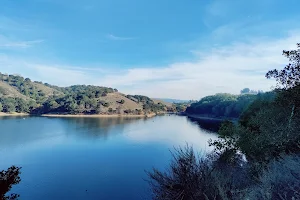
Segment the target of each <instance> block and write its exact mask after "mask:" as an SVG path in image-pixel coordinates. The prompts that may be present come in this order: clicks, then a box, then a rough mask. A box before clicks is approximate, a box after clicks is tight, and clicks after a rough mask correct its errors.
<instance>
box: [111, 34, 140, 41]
mask: <svg viewBox="0 0 300 200" xmlns="http://www.w3.org/2000/svg"><path fill="white" fill-rule="evenodd" d="M106 37H107V38H108V39H110V40H134V39H136V38H134V37H119V36H115V35H113V34H108V35H107V36H106Z"/></svg>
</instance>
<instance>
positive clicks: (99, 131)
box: [61, 117, 142, 140]
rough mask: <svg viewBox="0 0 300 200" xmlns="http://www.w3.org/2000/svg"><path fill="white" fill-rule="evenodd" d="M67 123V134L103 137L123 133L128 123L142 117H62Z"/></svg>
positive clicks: (106, 137)
mask: <svg viewBox="0 0 300 200" xmlns="http://www.w3.org/2000/svg"><path fill="white" fill-rule="evenodd" d="M61 120H62V121H63V122H65V123H66V124H67V127H68V128H67V129H68V131H66V134H67V135H74V134H76V136H78V137H84V138H101V139H104V140H106V139H108V138H109V137H111V136H113V135H116V134H121V133H123V132H124V128H125V127H126V126H127V124H130V123H134V122H138V121H140V120H142V119H141V118H84V117H83V118H61Z"/></svg>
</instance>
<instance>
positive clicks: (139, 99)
mask: <svg viewBox="0 0 300 200" xmlns="http://www.w3.org/2000/svg"><path fill="white" fill-rule="evenodd" d="M126 97H127V98H128V99H131V100H132V101H135V102H136V103H142V104H143V110H144V112H145V113H151V112H154V113H158V112H161V111H166V110H167V108H166V106H165V105H164V104H162V103H158V104H155V103H154V101H153V100H152V99H150V98H149V97H147V96H143V95H127V96H126Z"/></svg>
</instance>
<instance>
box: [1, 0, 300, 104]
mask: <svg viewBox="0 0 300 200" xmlns="http://www.w3.org/2000/svg"><path fill="white" fill-rule="evenodd" d="M299 6H300V2H299V1H298V0H290V1H289V2H288V3H287V2H286V1H284V0H251V1H250V0H247V1H246V0H185V1H183V0H176V1H174V0H173V1H171V0H151V1H145V0H64V1H62V0H22V1H20V0H0V71H1V72H2V73H10V74H12V73H17V74H21V75H23V76H26V77H30V78H31V79H34V80H40V81H43V82H48V83H51V84H56V85H60V86H68V85H72V84H94V85H101V86H108V87H114V88H118V89H119V90H120V91H122V92H124V93H128V94H129V93H130V94H144V95H148V96H151V97H164V98H180V99H199V98H201V97H203V96H206V95H211V94H215V93H218V92H230V93H239V91H240V90H241V89H242V88H244V87H250V88H251V89H256V90H258V89H262V90H265V91H266V90H270V88H271V87H272V86H273V85H275V83H274V81H271V80H266V79H265V78H264V74H265V73H266V72H267V71H268V70H269V69H273V68H281V67H282V66H284V64H286V63H287V60H286V59H285V58H283V57H282V55H281V54H282V50H283V49H291V48H295V47H296V45H295V44H296V43H297V42H300V25H299V23H298V22H299V20H300V15H299V14H298V13H299V12H298V8H299Z"/></svg>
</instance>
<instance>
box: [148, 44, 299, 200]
mask: <svg viewBox="0 0 300 200" xmlns="http://www.w3.org/2000/svg"><path fill="white" fill-rule="evenodd" d="M298 48H299V49H300V44H298ZM299 49H298V50H293V51H284V55H285V56H287V57H288V58H289V59H290V63H289V64H288V65H287V66H286V67H285V69H283V70H280V71H278V70H273V71H270V72H268V73H267V77H268V78H273V77H274V78H276V79H277V81H278V88H277V89H276V90H274V91H273V94H264V95H262V96H259V97H257V98H256V99H255V100H254V101H252V103H251V104H250V106H249V107H248V108H247V109H246V111H245V112H243V113H242V115H241V116H240V120H239V123H238V124H233V123H232V122H229V121H226V122H224V123H223V124H222V125H221V127H220V129H219V131H218V133H219V139H217V140H215V141H212V140H211V141H209V144H210V146H213V147H214V151H213V152H212V153H210V154H209V155H206V156H202V157H198V156H196V155H195V153H194V151H193V149H192V148H190V147H186V148H185V149H177V151H175V153H174V159H173V162H172V163H171V165H170V169H169V170H168V171H167V172H161V171H159V170H156V169H154V170H153V171H151V172H148V175H149V178H150V179H149V182H150V185H151V186H152V191H153V199H187V200H190V199H191V200H192V199H217V200H227V199H228V200H229V199H230V200H232V199H263V200H265V199H266V200H273V199H275V200H277V199H278V200H279V199H283V200H288V199H300V192H299V191H300V190H299V188H300V76H299V74H300V60H299V57H300V51H299Z"/></svg>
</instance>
